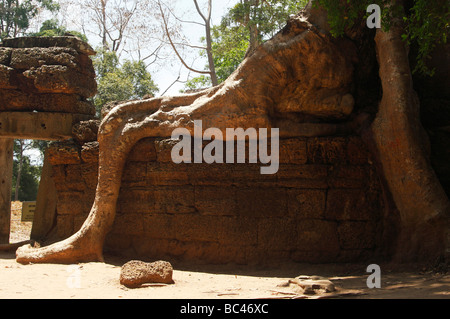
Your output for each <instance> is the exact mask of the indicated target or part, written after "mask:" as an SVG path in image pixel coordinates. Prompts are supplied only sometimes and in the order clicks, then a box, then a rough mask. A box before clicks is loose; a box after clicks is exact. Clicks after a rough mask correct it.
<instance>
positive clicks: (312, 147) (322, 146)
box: [308, 137, 347, 164]
mask: <svg viewBox="0 0 450 319" xmlns="http://www.w3.org/2000/svg"><path fill="white" fill-rule="evenodd" d="M308 162H309V163H313V164H335V163H340V164H343V163H346V162H347V141H346V139H345V138H343V137H318V138H311V139H308Z"/></svg>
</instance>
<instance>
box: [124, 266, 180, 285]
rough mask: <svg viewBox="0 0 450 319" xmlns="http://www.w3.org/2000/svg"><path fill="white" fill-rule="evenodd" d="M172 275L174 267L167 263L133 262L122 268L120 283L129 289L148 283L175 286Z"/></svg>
mask: <svg viewBox="0 0 450 319" xmlns="http://www.w3.org/2000/svg"><path fill="white" fill-rule="evenodd" d="M172 274H173V268H172V265H171V264H170V263H169V262H167V261H161V260H160V261H155V262H152V263H146V262H143V261H139V260H132V261H129V262H127V263H126V264H124V265H123V266H122V269H121V272H120V283H121V284H122V285H124V286H126V287H128V288H138V287H140V286H141V285H143V284H146V283H163V284H173V283H174V282H173V279H172Z"/></svg>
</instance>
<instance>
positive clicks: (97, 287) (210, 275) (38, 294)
mask: <svg viewBox="0 0 450 319" xmlns="http://www.w3.org/2000/svg"><path fill="white" fill-rule="evenodd" d="M18 211H19V210H16V212H15V211H14V210H13V216H12V222H11V241H10V242H12V243H14V242H18V241H21V240H26V239H29V231H30V229H31V223H21V222H20V217H18V216H17V214H18V213H17V212H18ZM13 224H14V225H13ZM127 261H128V260H124V259H121V258H118V257H114V256H105V263H83V264H78V265H54V264H32V265H21V264H18V263H16V261H15V254H14V253H5V252H0V299H37V298H38V299H70V298H76V299H80V298H82V299H256V298H262V299H266V298H270V299H294V298H298V299H317V298H339V299H343V298H352V299H379V298H389V299H397V298H401V299H450V274H449V273H448V272H447V273H445V271H442V270H441V271H440V272H439V271H436V269H435V270H433V271H431V270H426V269H423V268H421V269H420V268H417V266H415V267H411V266H409V267H407V266H405V265H403V266H401V267H400V266H394V265H380V267H381V288H379V289H377V288H374V289H369V288H368V287H367V284H366V280H367V278H368V276H369V275H370V274H369V273H366V268H367V265H362V264H361V265H357V264H351V265H342V264H326V265H309V264H296V263H290V264H285V263H284V264H280V265H272V266H264V267H263V266H246V265H220V266H219V265H201V264H186V263H178V262H175V261H170V260H169V262H171V263H172V265H173V267H174V273H173V280H174V282H175V283H174V284H172V285H151V284H148V285H144V286H142V287H141V288H137V289H129V288H126V287H124V286H122V285H121V284H120V282H119V277H120V269H121V266H122V265H123V264H124V263H125V262H127ZM300 275H303V276H322V277H325V278H327V279H328V280H330V281H331V282H332V283H333V284H334V285H335V287H336V291H335V292H333V293H326V292H323V291H317V293H316V294H315V295H304V294H302V290H301V289H298V286H296V285H292V284H291V285H286V284H287V283H288V281H289V280H290V279H293V278H295V277H298V276H300Z"/></svg>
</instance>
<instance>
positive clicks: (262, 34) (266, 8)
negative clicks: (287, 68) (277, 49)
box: [224, 0, 308, 42]
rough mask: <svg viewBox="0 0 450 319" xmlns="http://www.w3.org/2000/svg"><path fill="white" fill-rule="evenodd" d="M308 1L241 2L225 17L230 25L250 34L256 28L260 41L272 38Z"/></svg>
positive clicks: (272, 0) (246, 0)
mask: <svg viewBox="0 0 450 319" xmlns="http://www.w3.org/2000/svg"><path fill="white" fill-rule="evenodd" d="M307 2H308V1H307V0H300V1H299V0H265V1H262V0H241V1H240V2H239V3H237V4H236V5H235V6H234V7H233V8H231V9H230V10H229V12H228V13H227V14H226V15H225V17H224V22H225V23H227V24H228V25H239V26H243V27H245V28H247V29H248V31H249V33H250V31H251V30H252V29H253V27H256V29H257V30H258V41H259V42H262V40H263V39H267V38H268V37H272V36H273V35H274V33H275V32H277V31H278V30H280V29H281V28H282V27H283V25H284V24H285V23H286V21H287V19H288V17H289V14H293V13H297V12H298V11H300V10H301V9H302V8H304V7H305V5H306V4H307Z"/></svg>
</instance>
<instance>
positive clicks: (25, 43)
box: [2, 36, 95, 55]
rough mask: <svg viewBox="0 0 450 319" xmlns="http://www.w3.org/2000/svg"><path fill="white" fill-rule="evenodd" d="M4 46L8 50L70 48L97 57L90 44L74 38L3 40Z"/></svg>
mask: <svg viewBox="0 0 450 319" xmlns="http://www.w3.org/2000/svg"><path fill="white" fill-rule="evenodd" d="M2 41H3V46H4V47H8V48H34V47H40V48H51V47H68V48H73V49H75V50H76V51H77V52H79V53H83V54H86V55H95V51H94V50H93V49H92V48H91V46H90V45H89V44H87V43H86V42H84V41H82V40H80V39H79V38H77V37H73V36H60V37H20V38H9V39H3V40H2Z"/></svg>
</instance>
